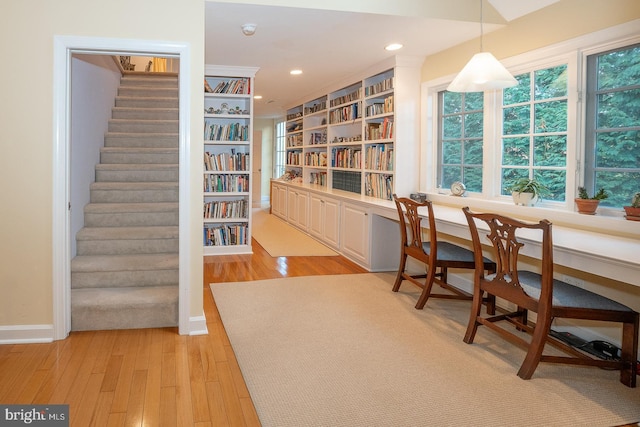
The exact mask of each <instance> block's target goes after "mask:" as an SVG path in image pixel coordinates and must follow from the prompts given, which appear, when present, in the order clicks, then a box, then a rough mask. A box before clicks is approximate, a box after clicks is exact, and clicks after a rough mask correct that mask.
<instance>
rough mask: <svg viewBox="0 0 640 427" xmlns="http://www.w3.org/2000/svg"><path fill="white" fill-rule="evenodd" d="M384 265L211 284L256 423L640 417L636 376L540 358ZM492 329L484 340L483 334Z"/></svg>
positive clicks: (569, 422) (592, 422)
mask: <svg viewBox="0 0 640 427" xmlns="http://www.w3.org/2000/svg"><path fill="white" fill-rule="evenodd" d="M392 283H393V275H391V274H389V273H377V274H350V275H333V276H307V277H294V278H285V279H271V280H261V281H252V282H235V283H215V284H212V285H211V290H212V292H213V295H214V298H215V302H216V305H217V307H218V310H219V311H220V314H221V316H222V321H223V323H224V326H225V328H226V331H227V333H228V335H229V338H230V340H231V344H232V346H233V350H234V351H235V354H236V356H237V359H238V362H239V364H240V368H241V370H242V374H243V375H244V379H245V381H246V383H247V387H248V389H249V392H250V393H251V398H252V399H253V402H254V404H255V406H256V409H257V412H258V415H259V417H260V420H261V422H262V425H263V426H265V427H268V426H277V427H288V426H291V427H302V426H328V427H338V426H349V427H354V426H367V427H371V426H385V427H387V426H393V427H399V426H411V427H415V426H510V427H511V426H590V427H592V426H616V425H620V424H624V423H630V422H637V421H639V420H640V388H636V389H630V388H627V387H625V386H624V385H622V384H621V383H620V382H619V381H618V377H619V373H618V372H617V371H606V370H601V369H598V368H593V367H576V366H563V365H551V364H541V365H540V366H539V368H538V369H537V370H536V372H535V374H534V376H533V378H532V379H531V380H528V381H525V380H522V379H520V378H519V377H518V376H517V375H516V372H517V370H518V367H519V366H520V363H521V361H522V359H523V357H524V352H523V351H521V350H520V349H519V348H517V347H515V346H512V345H510V344H508V343H506V342H505V341H503V340H502V339H501V338H499V337H498V336H497V335H495V334H494V333H492V332H491V331H489V330H487V329H486V328H485V329H483V328H480V330H479V331H478V334H477V336H476V342H475V343H474V344H472V345H469V344H465V343H464V342H463V341H462V337H463V335H464V329H465V327H466V323H467V318H468V310H469V303H468V302H461V301H451V300H442V299H435V300H430V301H429V302H428V304H427V306H426V307H425V309H424V310H416V309H415V308H414V307H413V306H414V304H415V301H416V299H417V297H418V292H417V290H418V289H417V288H415V287H412V286H411V285H410V284H403V287H402V288H401V290H400V292H399V293H393V292H391V284H392ZM489 339H491V341H490V340H489Z"/></svg>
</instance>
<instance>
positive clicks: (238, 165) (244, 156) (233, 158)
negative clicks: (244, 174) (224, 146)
mask: <svg viewBox="0 0 640 427" xmlns="http://www.w3.org/2000/svg"><path fill="white" fill-rule="evenodd" d="M249 166H250V163H249V153H236V152H235V150H233V149H231V150H230V152H228V153H219V154H215V153H210V152H208V151H205V152H204V170H206V171H226V172H230V171H249Z"/></svg>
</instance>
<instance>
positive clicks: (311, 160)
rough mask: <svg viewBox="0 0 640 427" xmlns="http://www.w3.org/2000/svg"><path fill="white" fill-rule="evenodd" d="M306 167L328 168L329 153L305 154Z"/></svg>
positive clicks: (314, 152) (313, 152)
mask: <svg viewBox="0 0 640 427" xmlns="http://www.w3.org/2000/svg"><path fill="white" fill-rule="evenodd" d="M304 164H305V166H327V153H326V152H325V151H310V152H308V153H305V154H304Z"/></svg>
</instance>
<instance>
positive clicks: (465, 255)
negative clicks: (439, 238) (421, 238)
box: [422, 242, 492, 264]
mask: <svg viewBox="0 0 640 427" xmlns="http://www.w3.org/2000/svg"><path fill="white" fill-rule="evenodd" d="M422 250H423V251H424V253H426V254H427V255H429V253H430V252H431V248H430V246H429V243H428V242H423V243H422ZM437 261H455V262H468V263H471V264H473V262H474V260H473V251H471V250H469V249H466V248H463V247H461V246H457V245H454V244H453V243H449V242H438V257H437ZM482 262H484V263H490V262H492V261H491V260H490V259H489V258H486V257H483V258H482Z"/></svg>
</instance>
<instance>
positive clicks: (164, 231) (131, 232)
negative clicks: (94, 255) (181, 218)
mask: <svg viewBox="0 0 640 427" xmlns="http://www.w3.org/2000/svg"><path fill="white" fill-rule="evenodd" d="M178 235H179V234H178V226H174V225H150V226H133V227H84V228H82V229H80V231H78V233H77V234H76V239H77V240H78V241H80V240H152V239H171V238H174V239H177V238H178Z"/></svg>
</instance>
